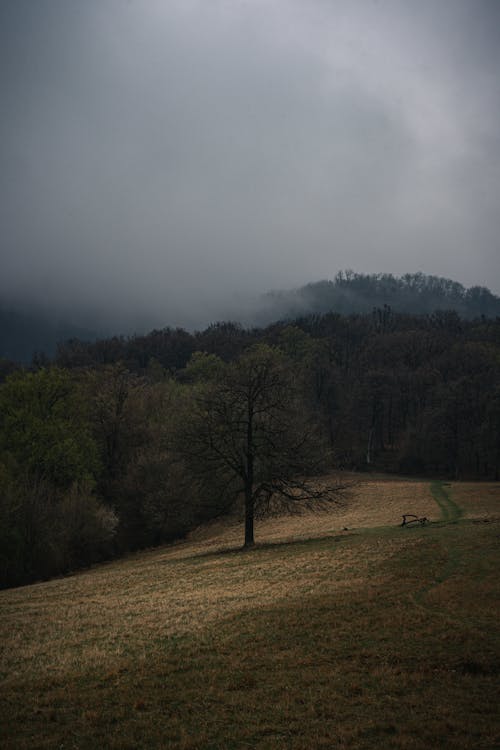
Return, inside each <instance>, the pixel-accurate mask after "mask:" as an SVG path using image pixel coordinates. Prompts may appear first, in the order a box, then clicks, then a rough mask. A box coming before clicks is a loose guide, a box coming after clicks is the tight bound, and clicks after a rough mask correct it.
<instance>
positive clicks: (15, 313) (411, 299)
mask: <svg viewBox="0 0 500 750" xmlns="http://www.w3.org/2000/svg"><path fill="white" fill-rule="evenodd" d="M384 305H387V306H389V307H390V308H391V309H392V310H394V311H395V312H399V313H410V314H417V315H425V314H429V315H430V314H432V313H433V312H435V311H436V310H442V311H446V310H454V311H455V312H456V313H458V315H459V316H460V317H462V318H466V319H473V318H480V317H483V316H484V317H487V318H495V317H498V316H500V297H497V296H496V295H494V294H492V292H490V290H489V289H487V288H486V287H482V286H473V287H470V288H469V289H467V288H465V287H464V286H462V284H459V283H458V282H456V281H452V280H451V279H446V278H442V277H439V276H428V275H426V274H423V273H413V274H409V273H408V274H404V275H403V276H401V277H396V276H393V275H392V274H388V273H383V274H362V273H355V272H354V271H349V270H347V271H340V272H339V273H338V274H337V275H336V276H335V278H334V280H333V281H318V282H315V283H311V284H307V285H306V286H303V287H300V288H298V289H295V290H288V291H275V292H269V293H267V294H265V295H263V296H262V297H261V298H260V300H259V306H258V309H256V310H255V311H254V312H253V313H250V314H249V315H248V316H247V317H248V318H249V319H248V320H247V325H258V326H261V327H262V326H266V325H269V324H270V323H271V322H272V321H275V320H282V319H288V320H293V319H296V318H298V317H302V316H305V315H311V314H325V313H328V312H334V313H340V314H341V315H351V314H363V313H370V312H371V310H372V309H373V308H383V307H384ZM104 335H107V333H106V334H105V333H103V332H102V331H101V333H98V332H97V331H95V330H90V329H82V328H80V327H78V326H76V325H75V324H72V323H68V322H65V321H63V320H62V319H61V316H60V315H55V314H52V315H51V314H50V313H49V312H48V311H46V310H45V311H36V310H35V309H31V310H30V308H29V307H28V308H27V309H25V310H23V311H19V310H13V309H10V307H9V306H6V305H2V303H1V300H0V358H2V357H3V358H4V359H9V360H13V361H17V362H23V363H25V364H28V363H29V362H30V361H31V358H32V356H33V353H34V352H38V355H37V356H38V359H39V360H40V359H43V357H44V356H46V357H49V358H50V359H52V358H53V357H54V355H55V352H56V347H57V343H58V342H60V341H63V340H66V339H70V338H78V339H79V340H94V341H95V340H96V339H97V338H99V337H101V338H102V336H104ZM178 343H179V345H180V346H181V341H180V340H179V342H178ZM188 345H189V344H188ZM107 346H108V347H109V344H108V345H107ZM158 346H159V347H160V348H161V332H158ZM101 347H104V345H103V344H102V342H101ZM102 356H107V355H106V354H105V353H104V352H103V355H102Z"/></svg>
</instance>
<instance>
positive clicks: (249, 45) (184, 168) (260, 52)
mask: <svg viewBox="0 0 500 750" xmlns="http://www.w3.org/2000/svg"><path fill="white" fill-rule="evenodd" d="M0 82H1V107H2V114H1V117H0V190H1V195H0V252H1V273H0V295H1V296H3V297H4V298H5V297H7V298H8V299H9V300H18V301H19V300H23V299H31V300H36V301H37V302H42V303H44V304H52V303H53V304H55V305H57V306H60V308H61V309H64V308H69V307H73V308H74V309H78V310H80V309H82V310H84V309H96V310H98V311H100V312H101V314H103V315H104V316H113V319H116V320H122V321H125V320H126V321H128V322H133V321H138V320H139V319H141V316H142V317H145V318H147V320H148V322H149V321H151V322H153V323H154V324H155V325H166V324H178V323H179V324H189V323H191V322H193V321H194V322H196V323H198V322H209V321H210V319H214V318H216V317H220V316H222V315H226V314H231V313H232V311H233V310H235V309H237V306H238V305H239V304H240V303H242V301H243V300H244V299H245V298H247V297H248V296H252V295H254V294H257V293H259V292H264V291H267V290H269V289H272V288H290V287H296V286H299V285H302V284H304V283H307V282H310V281H315V280H319V279H323V278H333V277H334V275H335V274H336V272H337V271H338V270H340V269H346V268H353V269H354V270H356V271H359V272H370V273H375V272H391V273H394V274H397V275H399V274H402V273H406V272H414V271H418V270H421V271H423V272H424V273H428V274H436V275H440V276H446V277H450V278H453V279H455V280H457V281H460V282H462V283H463V284H465V285H466V286H470V285H476V284H479V285H485V286H488V287H489V288H490V289H491V290H492V291H494V292H495V293H497V294H498V293H500V1H499V0H418V2H417V1H416V0H210V1H209V0H129V1H128V2H127V1H126V0H30V1H28V0H1V2H0Z"/></svg>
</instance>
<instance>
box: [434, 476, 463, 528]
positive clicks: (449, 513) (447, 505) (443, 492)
mask: <svg viewBox="0 0 500 750" xmlns="http://www.w3.org/2000/svg"><path fill="white" fill-rule="evenodd" d="M446 486H449V485H446ZM431 492H432V496H433V498H434V500H435V501H436V503H437V504H438V506H439V509H440V511H441V520H442V521H444V522H446V523H456V521H459V520H460V518H461V516H462V509H461V508H460V507H459V506H458V505H457V504H456V503H455V502H454V501H453V500H452V499H451V497H450V494H449V491H448V490H447V489H446V488H445V483H444V482H432V484H431Z"/></svg>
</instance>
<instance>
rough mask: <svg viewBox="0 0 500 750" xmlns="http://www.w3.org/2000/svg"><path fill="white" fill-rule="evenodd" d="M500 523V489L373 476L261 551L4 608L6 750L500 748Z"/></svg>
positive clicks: (203, 547)
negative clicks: (420, 522)
mask: <svg viewBox="0 0 500 750" xmlns="http://www.w3.org/2000/svg"><path fill="white" fill-rule="evenodd" d="M403 513H414V514H416V515H419V516H422V515H425V516H427V517H428V518H429V519H430V520H431V523H430V524H428V525H427V526H422V527H420V526H418V527H416V528H401V526H400V525H399V524H400V522H401V516H402V514H403ZM499 522H500V485H499V484H486V483H481V484H474V483H463V484H462V483H452V484H451V485H450V484H445V483H439V482H435V483H430V482H429V481H415V480H404V479H396V480H395V479H387V478H384V477H373V478H366V477H365V478H363V479H362V480H360V481H359V482H358V483H357V485H356V486H355V487H354V489H353V492H352V496H351V498H350V499H349V500H348V501H347V502H346V504H345V505H344V506H342V507H338V508H332V509H331V510H328V511H322V512H320V513H307V514H304V515H301V516H287V517H281V518H272V519H267V520H262V521H259V522H258V523H257V526H256V540H257V542H258V544H257V546H256V548H255V549H254V550H251V551H249V552H247V551H246V552H243V551H241V550H240V549H239V548H240V546H241V543H242V527H241V524H240V523H237V522H236V521H234V520H233V521H231V520H227V521H221V522H218V523H213V524H208V525H207V526H205V527H203V528H201V529H198V530H197V531H196V532H194V533H193V534H191V536H190V537H189V538H188V539H187V540H185V541H183V542H180V543H178V544H174V545H171V546H169V547H164V548H161V549H158V550H154V551H147V552H144V553H141V554H138V555H136V556H134V557H131V558H128V559H126V560H122V561H116V562H113V563H109V564H105V565H101V566H98V567H95V568H94V569H91V570H88V571H84V572H81V573H78V574H76V575H73V576H69V577H67V578H63V579H58V580H54V581H49V582H46V583H40V584H35V585H32V586H26V587H23V588H18V589H12V590H7V591H3V592H0V612H1V620H0V631H1V637H0V643H1V650H2V652H1V658H0V747H2V748H5V749H8V748H12V749H13V748H16V749H18V748H19V750H21V749H26V750H27V749H28V748H30V749H34V748H64V750H69V749H73V748H75V749H78V750H83V749H84V748H115V749H117V748H130V749H131V750H132V748H174V749H179V750H181V749H182V750H188V748H189V749H191V750H194V749H195V748H200V750H215V749H216V748H220V749H221V750H223V749H226V748H227V749H228V750H230V749H231V748H269V749H271V748H283V749H285V748H286V749H287V750H288V749H290V750H299V749H300V750H308V749H314V748H352V749H353V750H357V749H358V748H360V749H361V750H362V749H363V748H408V749H410V748H412V749H416V748H454V750H460V749H461V748H482V749H483V750H486V749H487V748H488V749H489V750H493V748H496V747H500V726H499V720H498V687H499V683H498V680H499V674H500V652H499V630H498V615H499V607H498V588H499V587H498V562H499V557H500V555H499V547H500V545H499V540H500V523H499Z"/></svg>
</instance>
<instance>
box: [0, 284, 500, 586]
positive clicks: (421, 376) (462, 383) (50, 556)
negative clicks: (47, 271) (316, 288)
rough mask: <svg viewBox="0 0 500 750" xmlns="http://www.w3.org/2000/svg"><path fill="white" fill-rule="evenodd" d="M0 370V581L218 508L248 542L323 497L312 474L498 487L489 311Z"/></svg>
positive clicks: (198, 336)
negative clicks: (292, 505) (258, 530)
mask: <svg viewBox="0 0 500 750" xmlns="http://www.w3.org/2000/svg"><path fill="white" fill-rule="evenodd" d="M384 283H385V282H384ZM453 288H454V287H451V290H452V291H453ZM452 291H451V292H450V294H451V293H452ZM1 365H2V366H1V368H0V380H1V381H2V382H0V585H3V586H6V585H16V584H21V583H26V582H29V581H32V580H37V579H40V578H47V577H50V576H53V575H57V574H60V573H65V572H68V571H71V570H75V569H78V568H80V567H82V566H86V565H90V564H92V563H94V562H97V561H99V560H104V559H109V558H111V557H115V556H118V555H123V554H127V553H129V552H131V551H133V550H136V549H140V548H145V547H149V546H153V545H158V544H162V543H164V542H167V541H171V540H174V539H178V538H180V537H182V536H183V535H185V534H186V533H187V532H188V531H189V530H190V529H192V528H193V527H194V526H196V525H197V524H199V523H201V522H203V521H205V520H207V519H210V518H214V517H217V516H220V515H221V514H223V513H226V512H227V511H228V510H229V509H230V508H232V509H235V511H236V512H237V513H238V514H239V515H240V518H241V523H242V542H243V541H244V540H245V541H246V543H247V544H251V543H252V540H253V530H252V525H253V518H254V515H255V514H256V513H258V512H259V510H260V511H265V510H266V509H267V510H269V509H271V510H272V509H274V510H276V509H279V508H280V506H281V503H282V502H283V501H285V503H286V502H288V501H290V500H292V501H294V502H296V503H297V502H298V505H299V506H300V503H301V502H302V503H308V502H310V501H315V500H316V501H317V500H324V499H325V498H326V496H327V495H329V497H330V499H333V500H335V499H336V497H337V496H338V490H339V489H341V488H339V487H338V486H337V485H336V482H335V480H333V481H332V482H330V484H328V481H326V482H324V483H323V484H322V483H321V481H319V482H318V476H323V477H324V476H328V475H330V476H334V472H336V471H337V470H338V469H347V470H355V471H371V470H376V471H386V472H396V473H403V474H413V475H420V476H430V477H431V476H440V477H450V478H454V479H456V478H477V479H490V480H498V479H500V318H499V317H497V318H496V319H493V318H488V317H486V316H483V317H474V318H472V319H466V318H464V317H461V316H460V315H459V314H458V313H457V312H454V311H451V310H438V311H435V312H433V313H431V314H419V315H417V314H408V313H399V312H397V311H395V310H393V309H392V308H391V307H390V306H388V305H384V306H382V307H376V308H374V309H372V310H371V311H370V312H367V313H363V314H359V313H357V314H351V315H341V314H338V313H331V312H330V313H327V314H311V315H305V316H302V317H299V318H297V319H296V320H294V321H281V322H275V323H272V324H270V325H267V326H265V327H255V328H251V329H250V328H243V327H242V326H240V325H239V324H236V323H230V322H226V323H218V324H214V325H212V326H209V327H208V328H207V329H206V330H204V331H199V332H195V333H190V332H188V331H185V330H183V329H180V328H177V329H171V328H165V329H162V330H155V331H153V332H151V333H150V334H148V335H144V336H132V337H124V336H115V337H111V338H107V339H100V340H97V341H94V342H85V341H81V340H79V339H72V340H69V341H66V342H64V343H61V344H60V345H59V346H58V349H57V354H56V356H55V357H54V358H53V359H52V360H49V359H48V358H46V357H45V358H43V357H37V358H35V360H34V361H33V362H32V365H31V366H30V367H29V368H26V367H21V366H19V365H16V364H15V363H9V362H6V361H3V362H1ZM323 490H325V492H323ZM245 518H246V525H245ZM245 527H246V533H244V529H245Z"/></svg>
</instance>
